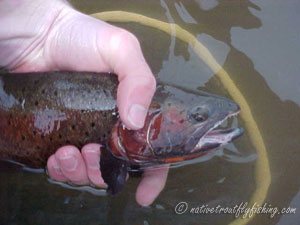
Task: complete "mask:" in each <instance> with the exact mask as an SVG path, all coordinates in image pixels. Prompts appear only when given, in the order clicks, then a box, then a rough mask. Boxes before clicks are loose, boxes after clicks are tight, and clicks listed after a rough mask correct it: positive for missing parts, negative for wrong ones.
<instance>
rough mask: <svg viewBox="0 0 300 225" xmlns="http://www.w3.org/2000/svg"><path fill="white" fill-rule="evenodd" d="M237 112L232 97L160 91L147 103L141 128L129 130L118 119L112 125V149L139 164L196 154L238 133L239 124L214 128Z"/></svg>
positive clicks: (169, 160) (171, 160)
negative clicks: (116, 122)
mask: <svg viewBox="0 0 300 225" xmlns="http://www.w3.org/2000/svg"><path fill="white" fill-rule="evenodd" d="M239 112H240V107H239V106H238V104H236V103H235V102H234V101H232V100H229V99H227V98H223V97H219V96H216V95H210V94H206V93H202V92H201V94H199V93H188V92H184V91H182V93H181V94H178V90H177V92H176V94H166V92H161V95H159V96H156V97H155V98H154V100H153V102H152V104H151V105H150V109H149V112H148V115H147V117H146V121H145V125H144V127H143V128H142V129H140V130H129V129H127V128H126V127H124V126H123V125H122V123H121V122H119V123H118V124H117V125H116V127H115V128H114V132H113V134H112V135H113V136H112V137H113V138H112V139H111V140H112V144H111V146H113V147H112V149H113V153H114V154H115V155H116V156H117V157H121V158H123V159H127V160H129V161H130V162H132V163H135V164H139V165H147V164H150V165H151V164H153V163H160V164H161V163H173V162H178V161H184V160H189V159H193V158H196V157H200V156H202V155H204V154H207V153H208V152H209V151H211V150H213V149H216V148H217V147H219V146H222V145H225V144H227V143H229V142H231V141H232V140H234V139H236V138H237V137H239V136H241V135H242V133H243V129H242V128H228V129H219V128H218V126H219V125H220V124H221V123H222V122H224V121H226V120H227V119H228V118H230V117H233V116H236V115H238V113H239Z"/></svg>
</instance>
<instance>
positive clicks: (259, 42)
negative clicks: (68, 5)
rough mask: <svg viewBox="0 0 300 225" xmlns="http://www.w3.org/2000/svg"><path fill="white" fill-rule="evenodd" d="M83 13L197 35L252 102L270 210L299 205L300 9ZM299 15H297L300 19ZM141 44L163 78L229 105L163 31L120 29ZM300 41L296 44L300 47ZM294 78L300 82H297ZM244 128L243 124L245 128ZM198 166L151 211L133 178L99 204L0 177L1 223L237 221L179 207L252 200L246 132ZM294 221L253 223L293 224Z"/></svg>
mask: <svg viewBox="0 0 300 225" xmlns="http://www.w3.org/2000/svg"><path fill="white" fill-rule="evenodd" d="M72 2H73V3H74V5H75V7H77V8H79V9H80V10H82V11H84V12H86V13H95V12H99V11H107V10H125V11H131V12H137V13H141V14H144V15H147V16H150V17H153V18H157V19H160V20H163V21H169V22H174V23H176V24H178V25H180V26H182V27H183V28H185V29H186V30H188V31H189V32H191V33H193V34H194V35H195V36H196V37H197V38H198V39H199V40H201V42H202V43H204V44H205V45H206V47H207V48H209V50H210V51H211V52H212V54H213V55H214V57H215V58H216V59H217V61H218V63H219V64H220V65H222V66H223V67H224V69H225V70H226V71H227V72H228V73H229V74H230V75H231V77H232V79H233V80H234V82H235V83H236V84H237V85H238V87H239V89H240V90H241V91H242V93H243V94H244V96H245V97H246V99H247V101H248V103H249V105H250V107H251V109H252V110H253V114H254V118H255V119H256V121H257V123H258V126H259V129H260V131H261V133H262V135H263V138H264V141H265V144H266V147H267V151H268V156H269V159H270V165H271V174H272V184H271V188H270V190H269V193H268V196H267V199H266V202H267V203H268V204H271V205H272V206H273V207H278V208H282V207H287V206H289V205H291V206H293V207H296V208H297V207H299V206H300V200H299V196H298V195H299V194H298V193H299V189H300V179H299V178H298V171H300V152H299V149H300V133H299V130H300V120H299V115H300V110H299V104H300V100H299V99H300V92H299V90H300V89H299V88H298V87H299V84H300V78H299V76H297V75H298V74H299V72H300V69H299V63H298V61H297V60H299V52H300V51H299V50H300V49H299V45H298V44H297V41H298V40H299V33H300V31H299V29H298V26H297V21H299V19H300V16H299V15H300V14H299V9H300V2H299V1H297V0H294V1H293V0H291V1H285V2H281V3H279V2H277V3H271V1H270V0H262V1H251V2H250V1H228V0H224V1H216V0H214V1H208V0H194V1H192V0H188V1H178V0H175V1H174V0H172V1H167V0H161V1H137V0H128V1H126V2H124V1H119V0H118V1H117V0H116V1H114V2H113V3H112V2H111V1H96V0H86V1H79V0H73V1H72ZM297 12H298V13H297ZM117 25H118V26H122V27H124V28H126V29H128V30H130V31H132V32H133V33H134V34H135V35H136V36H137V37H138V38H139V39H140V41H141V45H142V48H143V52H144V54H145V57H146V59H147V61H148V62H149V64H150V66H151V68H152V70H153V72H154V74H156V75H157V77H158V79H159V80H161V81H163V82H167V83H173V84H176V85H179V86H182V87H185V88H189V89H193V90H196V89H200V90H205V91H208V92H212V93H216V94H220V95H224V96H228V93H227V91H226V90H225V89H224V88H223V86H222V84H221V83H220V81H219V80H218V78H217V77H216V76H215V75H214V74H213V73H212V71H211V70H210V69H209V68H208V66H206V65H205V63H204V62H202V61H201V60H200V59H199V58H198V57H197V56H196V55H195V54H194V52H193V50H192V48H191V47H190V46H188V45H187V44H185V43H182V42H181V41H179V40H178V39H176V38H174V37H170V36H167V35H166V34H164V33H162V32H161V31H157V30H155V29H153V28H148V27H144V26H142V25H137V24H134V23H119V24H117ZM297 37H298V38H297ZM297 73H298V74H297ZM239 123H240V124H243V121H239ZM207 157H208V158H207V159H206V160H202V162H199V163H197V164H193V165H186V166H185V167H180V168H174V169H172V170H171V171H170V175H169V179H168V182H167V186H166V188H165V190H164V191H163V193H162V194H161V195H160V197H159V198H158V199H157V200H156V201H155V203H154V204H153V205H152V206H151V207H146V208H142V207H139V206H138V205H137V204H136V203H135V199H134V193H135V188H136V185H137V183H138V182H139V179H130V180H129V181H128V185H127V186H126V188H125V190H124V191H123V192H122V193H121V194H120V195H119V196H117V197H115V198H111V197H107V196H106V197H99V196H95V195H92V194H90V193H89V192H85V191H76V190H69V189H65V188H62V187H60V186H58V185H56V184H51V183H49V182H48V181H47V179H46V177H45V176H44V175H43V174H33V173H29V172H26V171H22V170H21V171H20V169H19V168H15V167H14V166H12V165H10V164H6V163H5V164H3V163H2V164H1V168H0V179H1V185H0V208H1V209H4V210H1V211H0V218H1V222H2V221H3V223H4V224H54V223H56V224H81V223H84V224H228V223H229V222H230V221H232V220H233V219H234V217H233V215H226V214H220V215H209V214H206V215H191V214H183V215H176V214H175V213H174V211H173V209H174V206H175V205H176V204H177V203H178V202H181V201H185V202H188V203H189V204H190V205H191V206H201V205H202V204H204V205H206V204H208V205H209V206H211V207H212V206H217V205H221V206H223V207H227V206H228V207H229V206H232V205H235V204H240V203H241V202H246V201H249V199H250V197H251V195H252V193H253V191H254V189H255V185H256V184H255V182H254V176H255V171H254V166H255V160H256V157H257V155H256V152H255V149H254V148H253V146H252V144H251V142H250V140H249V137H248V135H247V133H246V134H245V135H244V136H243V137H242V138H241V139H240V140H238V141H237V142H235V144H234V145H233V144H231V145H228V146H227V147H225V148H224V149H219V150H218V151H217V152H216V153H214V155H211V156H207ZM296 221H299V217H298V216H291V215H284V216H282V217H280V216H279V215H277V216H275V218H273V219H269V216H268V215H258V216H256V217H255V219H254V220H253V221H252V222H251V223H250V224H276V223H277V222H279V224H281V225H284V224H296Z"/></svg>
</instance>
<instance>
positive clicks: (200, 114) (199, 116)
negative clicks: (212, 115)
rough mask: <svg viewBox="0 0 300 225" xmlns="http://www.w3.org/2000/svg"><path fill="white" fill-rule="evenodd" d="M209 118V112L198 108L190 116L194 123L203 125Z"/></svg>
mask: <svg viewBox="0 0 300 225" xmlns="http://www.w3.org/2000/svg"><path fill="white" fill-rule="evenodd" d="M207 118H208V113H207V110H205V109H203V108H200V107H197V108H195V109H194V110H192V111H191V112H190V113H189V114H188V119H189V121H190V122H192V123H202V122H204V121H206V120H207Z"/></svg>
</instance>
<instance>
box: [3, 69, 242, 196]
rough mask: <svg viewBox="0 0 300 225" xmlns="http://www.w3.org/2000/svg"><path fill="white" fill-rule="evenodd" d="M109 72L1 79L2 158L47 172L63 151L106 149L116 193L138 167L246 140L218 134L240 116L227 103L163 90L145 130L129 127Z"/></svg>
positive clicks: (105, 170)
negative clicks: (66, 147)
mask: <svg viewBox="0 0 300 225" xmlns="http://www.w3.org/2000/svg"><path fill="white" fill-rule="evenodd" d="M117 86H118V80H117V76H116V75H114V74H109V73H90V72H80V73H79V72H47V73H28V74H0V157H1V158H2V159H11V160H14V161H17V162H20V163H23V164H25V165H26V166H29V167H33V168H40V167H44V166H45V165H46V162H47V159H48V158H49V156H50V155H51V154H53V153H54V152H55V151H56V150H57V149H58V148H59V147H61V146H62V145H71V144H72V145H75V146H77V147H78V148H81V147H82V146H83V145H84V144H87V143H91V142H94V143H101V144H102V145H104V148H103V149H102V155H101V162H100V168H101V172H102V176H103V178H104V181H105V182H106V183H107V184H108V186H109V189H110V190H111V191H112V192H113V193H117V192H119V191H120V190H121V188H122V187H123V185H124V182H125V179H126V174H127V171H128V169H130V167H131V166H132V165H139V166H143V167H149V166H153V165H157V164H166V163H174V162H179V161H184V160H189V159H193V158H196V157H200V156H202V155H203V154H206V153H208V152H209V151H211V150H213V149H215V148H216V147H218V146H220V145H224V144H227V143H229V142H231V141H232V140H234V139H235V138H237V137H239V136H240V135H241V134H242V133H243V130H242V129H241V128H230V129H223V130H221V129H216V128H217V127H218V125H220V123H222V122H223V121H225V120H226V119H228V118H229V117H231V116H235V115H237V114H238V113H239V110H240V109H239V106H238V105H237V104H236V103H235V102H233V101H231V100H229V99H226V98H223V97H219V96H215V95H211V94H207V93H204V92H192V91H187V90H184V89H181V88H176V87H173V86H170V85H164V84H159V85H158V87H157V90H156V93H155V95H154V97H153V101H152V103H151V105H150V108H149V111H148V114H147V117H146V121H145V125H144V127H143V128H142V129H140V130H137V131H134V130H129V129H126V128H125V127H124V125H123V124H122V122H121V121H120V118H119V115H118V108H117V103H116V92H117Z"/></svg>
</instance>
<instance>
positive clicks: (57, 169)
mask: <svg viewBox="0 0 300 225" xmlns="http://www.w3.org/2000/svg"><path fill="white" fill-rule="evenodd" d="M52 168H53V170H54V171H55V173H56V174H59V175H61V174H63V173H62V172H61V169H60V167H57V166H53V167H52Z"/></svg>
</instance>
